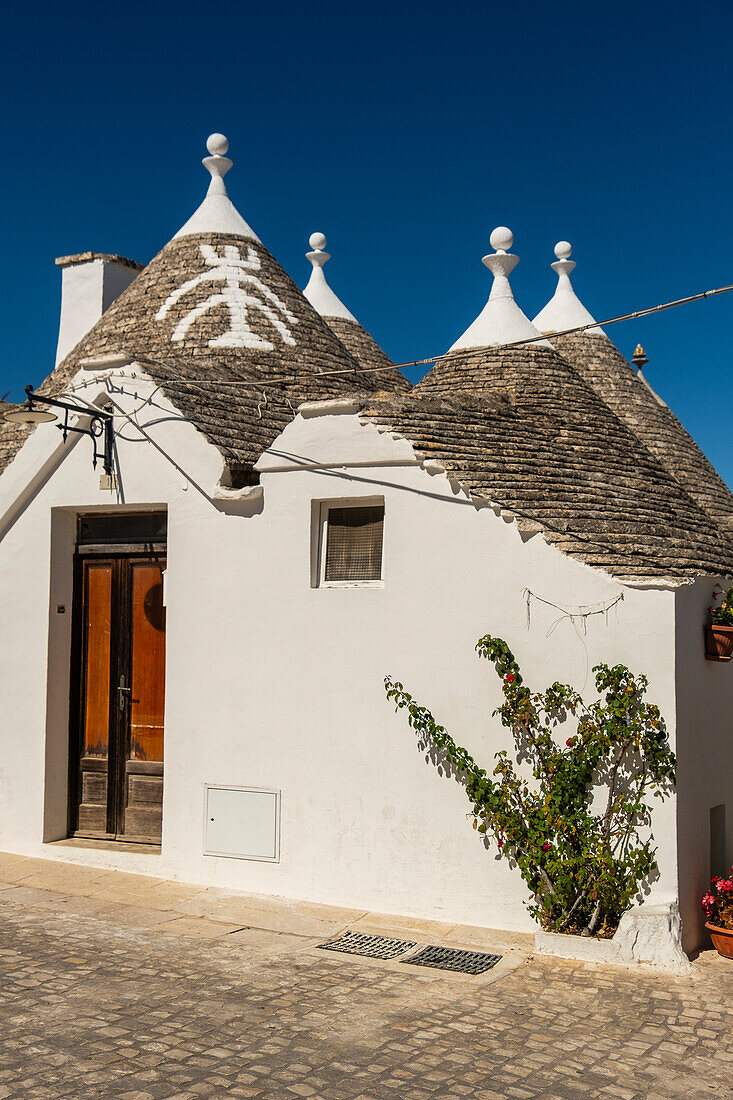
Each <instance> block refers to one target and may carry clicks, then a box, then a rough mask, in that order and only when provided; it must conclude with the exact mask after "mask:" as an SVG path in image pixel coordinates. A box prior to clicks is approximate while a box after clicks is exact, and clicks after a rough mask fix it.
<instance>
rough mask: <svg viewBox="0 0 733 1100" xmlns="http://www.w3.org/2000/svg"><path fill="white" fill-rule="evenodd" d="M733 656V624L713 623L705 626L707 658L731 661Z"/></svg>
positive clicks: (709, 659)
mask: <svg viewBox="0 0 733 1100" xmlns="http://www.w3.org/2000/svg"><path fill="white" fill-rule="evenodd" d="M731 657H733V626H722V625H721V624H720V623H713V625H712V626H706V627H705V659H706V660H707V661H730V659H731Z"/></svg>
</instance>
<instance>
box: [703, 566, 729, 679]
mask: <svg viewBox="0 0 733 1100" xmlns="http://www.w3.org/2000/svg"><path fill="white" fill-rule="evenodd" d="M718 596H722V600H721V602H720V607H715V605H712V606H711V607H709V608H708V615H709V616H710V620H711V621H710V624H709V625H708V626H706V627H705V657H706V658H707V660H708V661H730V659H731V657H733V584H732V585H731V586H730V588H729V589H728V590H727V591H724V590H723V588H722V587H721V586H720V585H719V584H716V586H715V588H714V589H713V600H716V599H717V598H718Z"/></svg>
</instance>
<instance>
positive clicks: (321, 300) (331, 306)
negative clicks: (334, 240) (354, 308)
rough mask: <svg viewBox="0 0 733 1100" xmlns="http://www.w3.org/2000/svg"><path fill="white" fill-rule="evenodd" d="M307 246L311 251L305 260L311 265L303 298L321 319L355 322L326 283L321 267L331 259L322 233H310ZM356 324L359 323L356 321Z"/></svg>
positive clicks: (354, 318) (307, 253)
mask: <svg viewBox="0 0 733 1100" xmlns="http://www.w3.org/2000/svg"><path fill="white" fill-rule="evenodd" d="M308 244H309V245H310V246H311V249H312V251H311V252H306V254H305V255H306V259H308V260H310V262H311V264H312V265H313V270H312V271H311V277H310V279H309V280H308V285H307V286H306V288H305V290H304V291H303V294H304V296H305V297H306V298H307V299H308V301H309V302H310V304H311V305H312V306H313V308H314V309H315V311H316V313H320V315H321V317H341V318H342V319H343V320H345V321H356V317H355V316H354V314H353V313H352V312H351V310H349V309H347V308H346V306H345V305H344V303H343V302H342V301H341V299H340V298H339V297H338V295H337V294H334V292H333V291H332V290H331V288H330V286H329V285H328V283H327V282H326V273H325V271H324V270H323V265H324V264H326V263H328V261H329V260H330V259H331V254H330V253H329V252H325V251H324V249H325V247H326V237H325V235H324V234H323V233H311V235H310V237H309V238H308ZM356 323H357V324H358V323H359V322H358V321H356Z"/></svg>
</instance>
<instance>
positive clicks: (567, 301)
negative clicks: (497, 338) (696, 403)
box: [534, 241, 733, 543]
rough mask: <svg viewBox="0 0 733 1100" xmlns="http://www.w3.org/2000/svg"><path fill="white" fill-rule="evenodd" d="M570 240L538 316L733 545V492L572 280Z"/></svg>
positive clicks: (560, 249) (561, 247) (560, 247)
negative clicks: (552, 291) (579, 328)
mask: <svg viewBox="0 0 733 1100" xmlns="http://www.w3.org/2000/svg"><path fill="white" fill-rule="evenodd" d="M571 252H572V247H571V245H570V244H569V243H568V242H567V241H560V242H559V243H558V244H557V245H555V255H556V257H557V260H556V262H555V263H553V264H552V265H551V267H552V269H553V271H555V272H556V274H557V277H558V281H557V288H556V290H555V294H554V295H553V297H552V298H551V299H550V301H549V302H548V303H547V305H546V306H545V308H544V309H543V310H541V311H540V313H538V314H537V316H536V317H535V319H534V324H535V326H536V327H537V328H538V329H539V330H540V331H541V332H544V333H547V334H548V335H550V336H551V338H552V342H553V345H554V347H556V348H557V350H558V351H559V352H560V353H561V354H562V355H563V356H564V358H565V359H566V360H567V361H568V362H569V363H570V364H571V365H572V367H573V368H574V369H575V370H576V371H577V372H578V374H579V375H580V377H581V378H582V379H583V380H584V381H585V382H586V383H587V385H589V386H590V387H591V388H592V389H593V390H594V391H595V392H596V393H597V394H598V395H599V396H600V397H601V398H603V400H604V401H605V403H606V404H607V405H608V407H609V408H610V409H611V411H612V412H614V413H615V414H616V416H618V417H619V419H620V420H622V421H623V422H624V424H626V425H627V427H629V428H630V429H631V431H632V432H633V433H634V434H635V435H636V436H637V437H638V438H639V439H640V440H641V442H642V443H643V444H644V446H645V447H646V448H647V449H648V450H649V451H651V453H652V454H653V455H654V456H655V458H656V459H657V461H658V462H659V463H660V464H661V465H662V466H663V467H664V469H665V470H666V471H667V472H668V473H669V474H671V475H672V476H673V477H674V478H675V479H676V480H677V481H678V482H679V483H680V485H681V486H682V487H683V489H685V491H686V492H687V493H689V495H690V496H691V497H692V498H693V499H694V500H695V501H697V503H698V504H699V505H700V506H701V507H702V508H703V509H704V510H705V512H706V513H707V514H708V516H710V517H711V518H712V519H713V520H714V521H715V522H716V523H717V524H718V525H719V527H720V528H721V530H722V532H723V535H724V537H725V538H726V540H727V541H729V542H731V543H733V493H731V491H730V489H729V488H728V486H727V485H726V484H725V482H724V481H723V479H722V478H721V477H720V476H719V474H718V473H717V472H716V470H715V469H714V468H713V466H712V465H711V463H710V462H709V461H708V460H707V458H706V457H705V455H704V454H703V453H702V451H701V450H700V448H699V447H698V445H697V443H696V442H695V441H694V439H693V438H692V437H691V436H690V435H689V434H688V433H687V432H686V431H685V429H684V428H683V426H682V424H680V422H679V420H678V419H677V417H676V416H675V415H674V413H673V412H672V411H671V409H669V408H668V407H667V405H666V404H665V403H664V402H663V401H662V400H661V399H660V398H659V397H657V395H656V394H655V393H654V392H653V391H652V390H651V389H650V388H649V386H648V385H647V384H645V382H644V380H643V378H642V377H641V375H640V374H636V373H635V372H634V370H633V369H632V367H631V366H630V365H629V364H628V363H627V361H626V359H625V358H624V357H623V355H622V354H621V352H620V351H619V350H618V348H617V347H616V346H615V344H614V343H613V341H612V340H610V339H609V337H608V336H607V335H606V334H605V333H604V332H603V330H602V329H601V328H599V327H598V326H597V325H595V322H594V319H593V317H592V315H591V314H590V313H589V312H588V310H587V309H586V308H585V306H584V305H583V304H582V302H581V301H580V300H579V298H578V297H577V295H576V293H575V290H574V289H573V286H572V283H571V281H570V274H571V272H572V271H573V269H574V268H575V267H576V264H575V262H574V261H573V260H571V259H570V255H571ZM589 324H590V325H591V326H592V327H590V328H585V330H584V331H583V332H576V333H567V334H566V335H564V336H558V335H556V333H558V332H561V331H562V330H564V329H568V328H573V327H575V326H580V325H589Z"/></svg>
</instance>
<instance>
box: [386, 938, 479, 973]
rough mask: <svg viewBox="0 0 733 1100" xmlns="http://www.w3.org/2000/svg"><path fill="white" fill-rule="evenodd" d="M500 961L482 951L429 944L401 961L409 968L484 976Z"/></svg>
mask: <svg viewBox="0 0 733 1100" xmlns="http://www.w3.org/2000/svg"><path fill="white" fill-rule="evenodd" d="M500 959H501V955H488V954H486V953H485V952H484V951H461V950H459V949H458V948H456V947H438V946H437V945H436V944H429V945H428V946H427V947H423V949H422V951H418V952H417V954H415V955H413V956H412V958H411V959H403V960H402V961H403V962H405V963H408V964H409V965H410V966H433V967H435V969H436V970H457V971H459V972H460V973H461V974H484V973H485V972H486V971H487V970H491V968H492V966H496V964H497V963H498V962H499V960H500Z"/></svg>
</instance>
